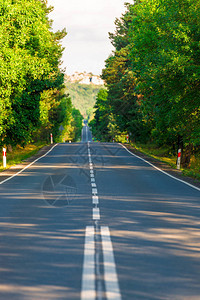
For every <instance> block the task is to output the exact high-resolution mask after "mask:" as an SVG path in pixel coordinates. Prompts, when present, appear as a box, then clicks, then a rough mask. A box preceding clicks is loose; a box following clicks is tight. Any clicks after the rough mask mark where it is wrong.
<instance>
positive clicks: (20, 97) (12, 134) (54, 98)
mask: <svg viewBox="0 0 200 300" xmlns="http://www.w3.org/2000/svg"><path fill="white" fill-rule="evenodd" d="M51 9H52V8H51V7H50V8H48V7H47V1H45V0H17V1H15V0H0V64H1V69H0V112H1V114H0V137H1V144H2V145H8V144H11V145H14V146H15V145H17V144H21V145H23V144H26V143H28V142H29V141H31V140H32V139H33V135H34V136H35V137H36V138H41V137H43V136H44V131H45V130H46V135H47V134H48V130H53V131H54V133H55V135H57V134H58V127H59V125H60V124H61V123H63V122H64V123H65V124H67V122H69V119H70V117H69V113H70V107H71V100H70V99H69V97H68V96H66V95H64V93H63V87H64V86H63V82H64V74H63V72H62V71H61V70H60V62H61V61H60V59H61V56H62V52H63V48H62V46H61V44H60V41H61V39H62V38H63V37H65V35H66V31H65V29H64V30H62V31H58V32H56V33H53V31H52V29H51V21H50V20H49V18H48V13H49V12H50V11H51Z"/></svg>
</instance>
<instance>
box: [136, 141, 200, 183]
mask: <svg viewBox="0 0 200 300" xmlns="http://www.w3.org/2000/svg"><path fill="white" fill-rule="evenodd" d="M131 146H133V147H134V148H135V149H137V150H139V151H140V152H142V153H144V154H146V155H149V156H151V157H154V158H156V159H158V160H160V161H163V162H165V163H166V164H168V165H170V166H171V167H172V168H174V169H176V168H177V167H176V160H177V156H175V155H173V154H172V153H171V152H170V149H169V148H167V147H160V148H159V147H158V146H157V145H155V144H152V143H147V144H139V143H131ZM181 171H182V173H183V175H186V176H190V177H193V178H195V179H198V180H200V153H198V154H196V155H193V156H192V157H191V162H190V167H189V168H181Z"/></svg>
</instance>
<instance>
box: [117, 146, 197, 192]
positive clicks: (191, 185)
mask: <svg viewBox="0 0 200 300" xmlns="http://www.w3.org/2000/svg"><path fill="white" fill-rule="evenodd" d="M119 145H121V146H122V147H123V148H124V149H125V150H126V151H127V152H128V153H130V154H131V155H133V156H135V157H137V158H139V159H141V160H142V161H144V162H145V163H147V164H149V165H150V166H152V167H153V168H155V169H156V170H158V171H160V172H161V173H163V174H165V175H167V176H169V177H171V178H173V179H175V180H177V181H180V182H182V183H184V184H186V185H188V186H190V187H192V188H194V189H195V190H197V191H200V188H198V187H196V186H194V185H193V184H190V183H188V182H186V181H184V180H182V179H179V178H176V177H174V176H173V175H170V174H168V173H167V172H165V171H163V170H161V169H160V168H158V167H156V166H154V165H153V164H152V163H150V162H149V161H147V160H145V159H144V158H142V157H139V156H138V155H136V154H134V153H132V152H131V151H129V150H128V149H127V148H126V146H124V145H122V144H120V143H119Z"/></svg>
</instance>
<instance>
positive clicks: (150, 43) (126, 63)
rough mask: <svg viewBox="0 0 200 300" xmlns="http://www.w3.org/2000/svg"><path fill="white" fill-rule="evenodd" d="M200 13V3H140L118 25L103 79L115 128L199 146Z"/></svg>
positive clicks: (130, 6) (173, 0)
mask: <svg viewBox="0 0 200 300" xmlns="http://www.w3.org/2000/svg"><path fill="white" fill-rule="evenodd" d="M199 8H200V2H199V0H198V1H193V0H165V1H163V0H136V1H134V4H127V11H126V13H125V14H124V15H122V17H121V19H117V20H116V22H115V25H116V31H115V32H114V33H112V34H110V35H109V36H110V40H111V43H112V45H113V46H114V48H115V50H114V51H113V53H112V55H111V56H110V57H109V58H108V59H107V60H106V67H105V69H104V70H103V73H102V78H103V79H104V80H105V82H106V87H107V90H108V96H107V102H108V104H109V107H110V112H112V113H113V115H114V117H115V121H116V124H117V125H118V126H119V128H120V130H122V131H127V132H131V133H132V137H133V138H134V139H138V140H154V142H156V143H157V144H159V145H165V144H168V145H171V146H174V145H175V144H176V143H177V141H179V142H180V140H182V145H183V146H184V148H186V150H187V148H190V149H194V148H196V149H198V147H199V146H200V118H199V113H200V64H199V61H200V44H199V38H200V18H199V16H200V14H199ZM106 105H107V103H106ZM97 106H98V102H97ZM95 122H96V120H95V121H94V122H93V123H94V124H95ZM101 126H102V125H101ZM105 126H107V124H106V123H105ZM186 152H187V151H186Z"/></svg>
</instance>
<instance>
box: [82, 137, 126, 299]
mask: <svg viewBox="0 0 200 300" xmlns="http://www.w3.org/2000/svg"><path fill="white" fill-rule="evenodd" d="M88 159H89V167H90V179H91V188H92V204H93V205H95V207H93V209H92V219H93V221H94V222H95V226H87V227H86V232H85V248H84V262H83V275H82V290H81V300H101V299H103V296H102V295H103V294H102V293H103V281H102V279H101V280H100V279H99V276H100V277H101V274H100V261H99V257H100V249H99V247H98V246H97V245H98V243H97V240H98V239H99V241H101V243H102V251H103V260H104V264H103V265H104V282H105V293H106V299H107V300H121V294H120V289H119V284H118V278H117V272H116V266H115V260H114V253H113V247H112V242H111V238H110V231H109V228H108V227H106V226H99V221H100V209H99V207H98V205H99V197H98V191H97V185H96V182H95V175H94V170H93V163H92V156H91V151H90V144H89V142H88ZM100 235H101V240H100ZM95 241H96V243H95ZM97 258H98V259H97Z"/></svg>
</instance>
